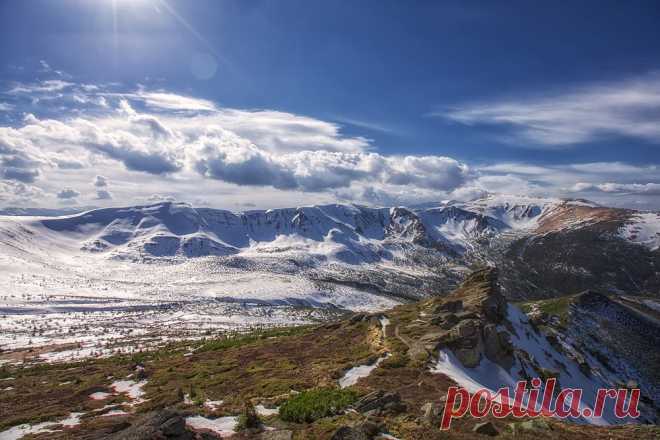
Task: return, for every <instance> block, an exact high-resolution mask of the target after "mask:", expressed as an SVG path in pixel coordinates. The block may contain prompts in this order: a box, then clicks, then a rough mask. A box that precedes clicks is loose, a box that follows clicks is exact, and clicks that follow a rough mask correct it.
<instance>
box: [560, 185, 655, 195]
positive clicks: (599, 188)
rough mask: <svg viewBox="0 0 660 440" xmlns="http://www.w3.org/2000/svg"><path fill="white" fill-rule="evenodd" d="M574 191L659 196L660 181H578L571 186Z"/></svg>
mask: <svg viewBox="0 0 660 440" xmlns="http://www.w3.org/2000/svg"><path fill="white" fill-rule="evenodd" d="M571 191H575V192H588V191H596V192H604V193H611V194H632V195H641V196H660V183H614V182H606V183H600V184H592V183H586V182H578V183H576V184H575V185H573V186H572V187H571Z"/></svg>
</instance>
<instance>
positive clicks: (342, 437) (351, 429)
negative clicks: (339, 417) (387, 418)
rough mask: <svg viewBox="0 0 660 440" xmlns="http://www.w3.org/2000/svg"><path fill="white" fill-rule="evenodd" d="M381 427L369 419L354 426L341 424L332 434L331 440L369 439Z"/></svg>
mask: <svg viewBox="0 0 660 440" xmlns="http://www.w3.org/2000/svg"><path fill="white" fill-rule="evenodd" d="M381 429H382V426H379V425H378V424H376V423H372V422H369V421H366V422H364V423H361V424H359V425H356V426H342V427H341V428H339V429H338V430H337V431H335V433H334V434H333V435H332V440H371V439H374V438H376V436H377V435H378V433H379V432H380V431H381Z"/></svg>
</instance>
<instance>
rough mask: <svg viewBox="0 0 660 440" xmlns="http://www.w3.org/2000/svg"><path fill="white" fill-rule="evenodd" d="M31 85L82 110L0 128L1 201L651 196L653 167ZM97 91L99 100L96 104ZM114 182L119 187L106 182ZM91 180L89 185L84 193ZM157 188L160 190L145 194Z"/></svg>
mask: <svg viewBox="0 0 660 440" xmlns="http://www.w3.org/2000/svg"><path fill="white" fill-rule="evenodd" d="M38 85H39V86H40V87H42V88H41V90H42V91H40V92H34V93H35V94H37V95H39V94H42V95H44V96H45V95H48V94H49V93H50V95H48V96H50V97H51V98H52V97H55V98H53V99H52V100H50V99H48V100H46V101H47V102H48V104H43V105H44V106H46V105H58V106H59V105H62V103H63V102H64V101H62V99H61V98H57V96H61V95H62V96H68V98H71V96H72V95H75V96H79V97H80V98H79V99H69V101H67V102H68V103H72V102H73V103H76V105H77V106H78V107H76V108H73V109H71V108H69V110H70V111H67V110H62V112H61V113H60V112H58V113H57V115H61V116H57V118H53V117H51V118H48V117H46V116H39V117H37V116H34V115H31V114H28V115H27V116H25V118H24V121H23V123H22V124H19V125H18V126H16V127H0V182H3V183H2V185H0V191H3V192H6V194H0V200H1V201H2V202H3V203H5V201H6V200H17V201H24V202H25V201H26V200H28V199H29V198H30V197H34V198H35V199H34V200H37V199H38V198H39V199H38V200H43V197H44V195H43V192H42V193H38V191H35V192H32V193H31V191H30V189H31V188H37V189H38V187H39V186H40V187H42V188H43V190H45V193H46V194H50V196H46V197H47V198H48V197H50V198H51V200H59V203H75V202H76V198H78V197H81V198H83V199H84V198H85V197H88V198H89V200H99V201H107V200H111V199H118V200H122V202H125V203H143V202H145V201H147V202H153V201H160V200H168V199H173V198H176V199H178V200H185V201H188V202H193V203H198V202H196V201H197V200H202V199H203V200H205V201H206V202H208V203H211V204H217V203H218V201H220V202H221V203H227V204H229V205H231V206H234V205H235V203H253V204H257V205H260V206H263V205H264V203H265V204H266V205H268V206H274V205H275V206H285V205H295V204H300V203H330V202H332V201H336V200H346V201H355V202H360V203H364V202H367V203H373V204H379V205H400V204H410V203H418V202H427V201H439V200H443V199H459V200H467V199H472V198H476V197H480V196H483V195H485V194H487V193H514V194H526V195H541V196H579V197H582V196H585V195H587V196H592V195H593V196H594V197H596V198H600V199H603V198H605V199H607V200H619V199H621V200H630V195H637V194H645V195H649V196H651V195H654V194H655V191H656V190H657V188H655V186H654V185H657V183H656V182H657V175H658V168H657V166H656V165H644V166H642V165H633V164H627V163H622V162H593V163H579V164H564V165H539V164H531V163H516V162H508V163H507V162H501V163H493V164H487V165H479V166H473V167H468V165H467V164H465V163H462V162H460V161H457V160H455V159H452V158H450V157H444V156H440V155H427V156H413V155H383V154H380V153H378V152H377V151H376V150H375V149H374V147H373V146H372V142H371V141H370V140H369V139H367V138H364V137H356V136H346V135H344V134H343V133H342V129H341V126H339V125H337V124H334V123H331V122H327V121H323V120H319V119H316V118H312V117H308V116H303V115H296V114H292V113H287V112H280V111H273V110H239V109H228V108H221V107H218V106H217V105H215V104H214V103H211V102H209V101H204V100H198V99H197V98H193V97H187V96H181V95H177V94H174V93H170V92H166V91H157V92H149V91H146V90H144V89H139V90H138V91H136V92H131V93H118V92H113V93H110V92H108V90H107V87H106V86H103V85H98V86H97V85H91V84H74V85H71V86H69V85H64V84H59V85H56V84H55V83H53V84H50V85H49V84H42V83H39V84H38ZM60 86H61V87H63V89H61V90H55V91H52V92H47V91H44V90H45V87H51V88H55V89H57V88H58V87H60ZM35 90H36V88H35ZM21 93H22V92H21ZM99 97H102V98H103V99H104V100H105V102H106V105H107V106H106V107H104V106H100V105H97V104H96V103H95V102H94V99H98V98H99ZM46 101H44V102H46ZM57 108H58V109H59V108H60V107H57ZM62 108H65V109H66V108H68V107H62ZM75 110H80V111H75ZM46 114H55V113H53V112H51V113H46ZM118 164H121V165H122V166H117V165H118ZM72 170H75V172H74V171H72ZM106 176H107V177H106ZM632 179H635V180H632ZM110 180H112V182H113V183H115V182H121V183H122V184H120V185H113V187H112V188H109V186H110V185H109V181H110ZM602 182H617V183H616V184H609V183H602ZM639 182H650V183H639ZM90 183H91V184H92V185H93V186H94V191H88V189H89V187H90ZM21 185H22V186H21ZM615 185H616V186H615ZM245 186H252V187H260V189H259V191H252V190H246V189H245V188H243V187H245ZM62 187H65V190H62V191H59V192H58V191H56V190H54V189H53V188H58V190H59V189H60V188H62ZM165 188H166V191H167V193H166V194H165V195H161V196H155V197H154V198H150V195H151V194H161V191H163V190H164V189H165ZM110 189H112V193H111V192H110ZM68 191H71V192H68ZM81 191H82V193H83V194H85V196H83V195H82V194H81ZM20 192H22V193H23V194H24V195H23V196H19V195H17V194H19V193H20ZM67 196H68V197H67ZM21 197H22V198H21ZM626 197H628V198H626ZM590 198H592V197H590ZM246 199H247V200H246ZM643 199H644V200H648V201H653V200H655V199H654V198H653V197H644V198H643ZM659 200H660V199H659ZM225 201H226V202H225ZM229 205H224V207H228V206H229Z"/></svg>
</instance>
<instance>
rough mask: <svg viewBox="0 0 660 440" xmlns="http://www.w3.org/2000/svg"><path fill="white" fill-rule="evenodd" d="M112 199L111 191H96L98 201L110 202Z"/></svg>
mask: <svg viewBox="0 0 660 440" xmlns="http://www.w3.org/2000/svg"><path fill="white" fill-rule="evenodd" d="M110 199H112V194H111V193H110V191H107V190H105V189H98V190H96V200H110Z"/></svg>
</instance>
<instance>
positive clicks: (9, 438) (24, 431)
mask: <svg viewBox="0 0 660 440" xmlns="http://www.w3.org/2000/svg"><path fill="white" fill-rule="evenodd" d="M48 426H53V422H43V423H38V424H36V425H28V424H25V425H18V426H14V427H13V428H9V429H8V430H6V431H2V432H0V440H18V439H20V438H23V437H24V436H26V435H28V434H42V433H45V432H54V431H52V430H50V429H46V427H48Z"/></svg>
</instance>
